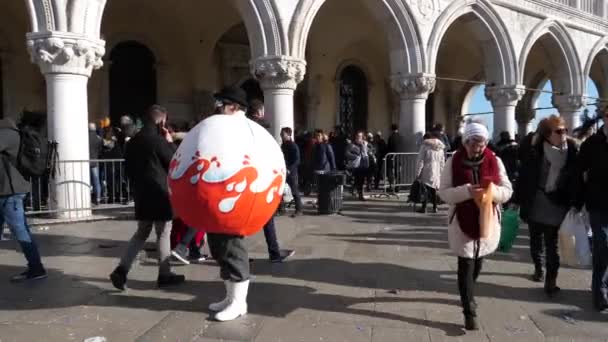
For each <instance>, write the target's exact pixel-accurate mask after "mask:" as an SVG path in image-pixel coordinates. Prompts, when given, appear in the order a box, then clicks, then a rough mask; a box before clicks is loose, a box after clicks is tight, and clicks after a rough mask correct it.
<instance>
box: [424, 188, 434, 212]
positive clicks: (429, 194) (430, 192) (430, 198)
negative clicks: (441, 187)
mask: <svg viewBox="0 0 608 342" xmlns="http://www.w3.org/2000/svg"><path fill="white" fill-rule="evenodd" d="M424 186H425V188H426V196H425V197H424V201H423V202H422V209H426V204H427V202H431V204H433V209H434V210H437V201H438V199H437V190H436V189H435V188H433V187H430V186H428V185H424Z"/></svg>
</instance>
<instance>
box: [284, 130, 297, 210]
mask: <svg viewBox="0 0 608 342" xmlns="http://www.w3.org/2000/svg"><path fill="white" fill-rule="evenodd" d="M292 134H293V131H292V129H291V127H283V128H281V139H282V140H283V144H282V145H281V150H282V151H283V156H284V157H285V167H286V168H287V185H289V187H290V188H291V193H292V194H293V199H294V200H295V202H296V212H295V214H294V215H295V216H297V215H302V198H301V197H300V190H299V189H298V167H299V166H300V149H299V148H298V145H296V143H295V142H293V139H292Z"/></svg>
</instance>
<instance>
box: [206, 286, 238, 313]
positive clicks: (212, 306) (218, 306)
mask: <svg viewBox="0 0 608 342" xmlns="http://www.w3.org/2000/svg"><path fill="white" fill-rule="evenodd" d="M232 284H234V283H233V282H231V281H229V280H224V288H225V289H226V297H224V299H223V300H222V301H221V302H217V303H211V304H209V310H211V311H213V312H218V311H222V310H224V309H225V308H226V307H227V306H228V304H230V293H231V291H232Z"/></svg>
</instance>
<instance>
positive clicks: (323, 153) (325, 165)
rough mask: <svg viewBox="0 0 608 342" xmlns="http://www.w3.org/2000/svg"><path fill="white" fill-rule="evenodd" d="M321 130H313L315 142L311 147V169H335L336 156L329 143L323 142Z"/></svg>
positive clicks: (316, 170) (326, 170)
mask: <svg viewBox="0 0 608 342" xmlns="http://www.w3.org/2000/svg"><path fill="white" fill-rule="evenodd" d="M324 135H325V133H324V132H323V130H320V129H318V130H316V131H315V142H314V144H315V145H314V148H313V171H314V172H329V171H335V170H336V158H335V156H334V150H333V148H332V147H331V145H330V144H328V143H327V142H325V139H324Z"/></svg>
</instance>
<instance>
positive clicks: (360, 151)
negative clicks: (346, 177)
mask: <svg viewBox="0 0 608 342" xmlns="http://www.w3.org/2000/svg"><path fill="white" fill-rule="evenodd" d="M363 134H364V133H363V131H359V132H357V133H355V136H354V140H353V142H351V143H350V145H348V148H347V149H346V168H347V169H349V170H352V173H353V176H354V177H355V190H356V192H357V196H358V198H359V200H360V201H365V197H364V196H363V184H364V183H365V177H366V176H367V173H368V172H369V153H368V149H367V141H365V139H364V138H363Z"/></svg>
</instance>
